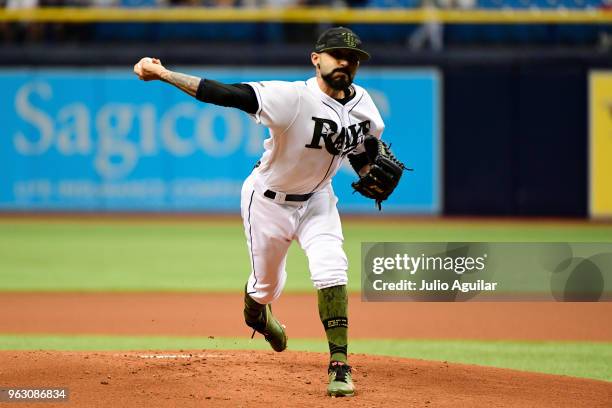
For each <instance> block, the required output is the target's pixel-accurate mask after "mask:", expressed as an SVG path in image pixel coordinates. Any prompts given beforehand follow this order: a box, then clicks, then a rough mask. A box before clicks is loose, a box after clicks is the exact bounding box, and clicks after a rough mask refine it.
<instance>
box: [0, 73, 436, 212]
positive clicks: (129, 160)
mask: <svg viewBox="0 0 612 408" xmlns="http://www.w3.org/2000/svg"><path fill="white" fill-rule="evenodd" d="M177 70H181V71H184V72H189V73H192V74H194V75H199V76H205V77H209V78H213V79H217V80H219V81H222V82H228V83H233V82H243V81H251V80H271V79H280V80H303V79H306V78H308V77H310V76H312V70H294V69H273V70H270V69H266V70H262V69H254V68H224V69H205V68H200V69H193V68H185V69H181V68H177ZM357 82H358V83H359V84H360V85H362V86H364V87H365V88H366V89H368V91H369V92H370V93H371V95H372V97H373V99H374V100H375V102H376V103H377V105H378V107H379V110H380V111H381V114H382V116H383V119H384V120H385V123H386V131H385V134H384V135H383V138H384V139H385V140H386V141H388V142H390V143H392V145H393V150H394V151H395V152H396V153H397V156H398V157H400V158H401V159H402V160H403V161H405V162H406V163H407V164H408V165H409V166H410V167H413V168H414V169H415V171H414V172H408V173H405V176H404V178H403V179H402V181H401V183H400V186H399V187H398V189H397V190H396V192H395V193H394V195H393V196H392V197H391V198H390V200H389V201H388V202H387V203H386V204H385V205H384V210H385V211H386V212H394V213H411V214H437V213H439V212H440V210H441V196H440V195H441V180H440V177H441V169H440V160H441V158H440V152H441V137H440V132H441V129H440V127H441V125H440V120H441V112H440V106H441V99H440V98H441V80H440V77H439V74H438V72H437V71H436V70H435V69H419V70H411V69H363V70H362V71H361V72H360V73H359V75H358V81H357ZM0 112H1V113H0V115H1V125H0V163H1V166H2V171H1V172H0V209H3V210H9V211H15V210H17V211H37V210H63V211H66V210H68V211H156V212H157V211H161V212H164V211H213V212H234V211H238V209H239V206H240V200H239V195H240V188H241V185H242V181H243V179H244V178H245V177H246V176H247V175H248V174H249V173H250V171H251V169H252V167H253V165H254V163H255V162H256V161H257V160H258V158H259V156H260V155H261V153H262V149H263V147H262V144H263V140H264V139H265V138H266V137H267V129H265V128H264V127H262V126H259V125H257V124H255V122H254V121H253V120H252V119H251V118H250V117H249V115H247V114H245V113H243V112H241V111H239V110H236V109H228V108H220V107H217V106H214V105H208V104H203V103H200V102H198V101H196V100H195V99H193V98H190V97H189V96H187V95H185V94H183V93H182V92H180V91H178V90H176V89H173V88H172V87H171V86H169V85H167V84H163V83H160V82H154V83H144V82H141V81H138V80H137V79H136V78H135V77H134V75H133V74H132V73H131V72H128V71H125V70H121V71H120V70H114V69H113V70H110V69H109V70H103V69H97V70H82V69H78V70H77V69H74V70H68V69H62V70H54V69H38V70H34V69H23V70H2V71H0ZM355 179H356V175H355V173H354V172H353V170H352V169H351V168H350V166H349V165H348V163H346V165H345V167H344V168H343V169H342V170H341V172H340V173H339V174H338V175H337V176H336V178H335V179H334V188H335V190H336V193H337V195H338V196H339V197H340V202H339V207H340V209H341V211H345V212H375V211H376V210H375V208H374V205H373V203H372V202H371V201H370V200H367V199H365V198H363V197H361V196H359V195H358V194H352V188H351V187H350V183H351V182H352V181H354V180H355Z"/></svg>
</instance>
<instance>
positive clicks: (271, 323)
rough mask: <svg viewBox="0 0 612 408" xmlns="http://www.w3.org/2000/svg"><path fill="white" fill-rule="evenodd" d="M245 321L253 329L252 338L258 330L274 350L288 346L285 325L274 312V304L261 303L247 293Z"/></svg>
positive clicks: (279, 350)
mask: <svg viewBox="0 0 612 408" xmlns="http://www.w3.org/2000/svg"><path fill="white" fill-rule="evenodd" d="M244 321H245V322H246V324H247V326H249V327H250V328H252V329H253V334H252V335H251V338H253V336H255V332H258V333H261V334H263V336H264V338H265V339H266V341H267V342H268V343H270V346H272V349H273V350H274V351H278V352H281V351H283V350H285V349H286V348H287V335H286V334H285V326H284V325H282V324H281V323H280V322H279V321H278V320H276V318H275V317H274V315H273V314H272V306H270V305H265V306H264V305H260V304H258V303H257V302H255V301H254V300H253V299H251V297H250V296H249V295H247V294H245V302H244Z"/></svg>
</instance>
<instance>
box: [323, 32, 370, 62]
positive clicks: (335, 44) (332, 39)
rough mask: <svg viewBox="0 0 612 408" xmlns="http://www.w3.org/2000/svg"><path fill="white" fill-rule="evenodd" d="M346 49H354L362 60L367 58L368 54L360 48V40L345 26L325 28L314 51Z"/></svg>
mask: <svg viewBox="0 0 612 408" xmlns="http://www.w3.org/2000/svg"><path fill="white" fill-rule="evenodd" d="M337 49H346V50H351V51H355V52H356V53H357V54H358V55H359V59H360V60H362V61H365V60H369V59H370V54H368V53H367V51H365V50H364V49H363V48H361V40H360V39H359V37H358V36H357V34H355V33H354V32H353V31H352V30H350V29H348V28H346V27H333V28H330V29H327V30H325V32H324V33H323V34H321V36H320V37H319V39H318V40H317V43H316V44H315V48H314V51H315V52H323V51H329V50H337Z"/></svg>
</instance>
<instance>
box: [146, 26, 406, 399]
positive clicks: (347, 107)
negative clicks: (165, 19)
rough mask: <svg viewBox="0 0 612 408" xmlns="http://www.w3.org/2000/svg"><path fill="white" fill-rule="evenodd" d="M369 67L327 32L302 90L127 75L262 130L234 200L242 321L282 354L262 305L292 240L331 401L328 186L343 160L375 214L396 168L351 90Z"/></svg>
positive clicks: (373, 116)
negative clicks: (302, 256)
mask: <svg viewBox="0 0 612 408" xmlns="http://www.w3.org/2000/svg"><path fill="white" fill-rule="evenodd" d="M369 58H370V55H369V54H368V53H367V52H366V51H365V50H364V49H363V48H362V43H361V40H360V39H359V37H358V36H357V35H356V34H355V33H354V32H353V31H351V30H350V29H348V28H344V27H335V28H331V29H329V30H327V31H325V32H324V33H323V34H322V35H321V36H320V37H319V39H318V40H317V42H316V45H315V47H314V50H313V52H312V53H311V55H310V60H311V62H312V65H313V67H314V69H315V73H316V75H315V76H314V77H312V78H310V79H308V80H306V81H297V82H283V81H265V82H249V83H239V84H223V83H219V82H216V81H213V80H211V79H201V78H198V77H194V76H190V75H185V74H182V73H178V72H172V71H170V70H168V69H166V68H165V67H164V66H163V65H162V64H161V61H159V60H158V59H151V58H143V59H141V60H140V61H139V62H138V63H137V64H136V65H135V66H134V72H135V73H136V75H138V77H139V78H140V79H142V80H145V81H150V80H161V81H163V82H167V83H169V84H172V85H174V86H175V87H177V88H179V89H180V90H182V91H184V92H186V93H188V94H189V95H191V96H193V97H195V98H197V99H198V100H200V101H202V102H206V103H213V104H215V105H220V106H227V107H233V108H238V109H240V110H242V111H244V112H246V113H248V114H250V115H251V116H252V118H253V119H254V120H255V121H256V122H257V123H260V124H262V125H264V126H266V127H267V128H268V129H269V137H268V138H267V139H266V140H265V142H264V149H265V150H264V153H263V155H262V156H261V159H260V160H259V162H258V163H257V164H256V166H255V168H254V169H253V171H252V173H251V174H250V175H249V176H248V177H247V179H246V180H245V182H244V185H243V187H242V194H241V214H242V219H243V223H244V232H245V236H246V242H247V247H248V250H249V256H250V261H251V273H250V275H249V278H248V280H247V283H246V286H245V293H244V318H245V321H246V324H247V325H248V326H250V327H251V328H252V329H253V330H254V331H253V334H254V333H255V332H259V333H261V334H262V335H263V336H264V337H265V339H266V340H267V341H268V342H269V343H270V345H271V347H272V348H273V349H274V350H275V351H278V352H280V351H283V350H284V349H285V348H286V347H287V336H286V333H285V327H284V326H283V325H282V324H281V323H280V322H279V321H278V320H277V319H276V318H275V317H274V315H273V314H272V307H271V304H272V303H273V302H274V300H275V299H277V298H278V297H279V296H280V294H281V292H282V290H283V287H284V285H285V280H286V277H287V273H286V271H285V260H286V257H287V251H288V249H289V245H290V244H291V242H292V241H293V240H296V241H297V242H298V243H299V245H300V246H301V248H302V249H303V250H304V251H305V253H306V256H307V258H308V265H309V270H310V277H311V279H312V282H313V284H314V286H315V288H316V289H317V294H318V305H319V316H320V318H321V322H322V323H323V327H324V329H325V333H326V336H327V340H328V343H329V351H330V364H329V366H328V375H329V385H328V388H327V392H328V394H329V395H331V396H352V395H354V393H355V387H354V385H353V381H352V378H351V367H350V366H349V364H348V360H347V345H348V341H347V329H348V317H347V316H348V314H347V304H348V297H347V291H346V284H347V268H348V262H347V258H346V255H345V253H344V250H343V248H342V243H343V239H344V238H343V235H342V228H341V224H340V217H339V215H338V210H337V208H336V203H337V201H338V198H337V197H336V195H335V194H334V191H333V189H332V185H331V179H332V177H333V176H334V175H335V174H336V173H337V171H338V169H339V168H340V166H341V164H342V161H343V160H344V159H345V158H348V160H349V162H350V164H351V165H352V167H353V168H354V169H355V171H356V172H357V173H358V175H359V179H358V181H356V182H355V183H353V187H354V188H355V190H356V191H359V192H360V193H361V194H363V195H364V196H366V197H369V198H372V199H374V200H375V202H376V204H377V205H378V206H379V208H380V204H381V202H382V201H384V200H385V199H386V198H387V197H388V196H389V195H390V194H391V192H392V191H393V190H394V189H395V187H396V186H397V183H398V181H399V179H400V177H401V175H402V171H403V169H404V166H403V164H402V163H401V162H399V161H398V160H397V159H395V157H393V154H392V153H391V151H390V150H389V148H388V146H387V145H385V144H384V143H383V142H382V141H380V137H381V134H382V132H383V129H384V123H383V120H382V118H381V116H380V114H379V112H378V109H377V108H376V106H375V105H374V102H373V101H372V98H371V97H370V95H369V94H368V93H367V92H366V90H365V89H363V88H362V87H360V86H358V85H355V84H353V79H354V78H355V74H356V72H357V69H358V68H359V65H360V63H361V61H365V60H368V59H369Z"/></svg>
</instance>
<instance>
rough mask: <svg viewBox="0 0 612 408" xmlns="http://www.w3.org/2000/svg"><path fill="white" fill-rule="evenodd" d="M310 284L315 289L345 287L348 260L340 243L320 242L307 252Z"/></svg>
mask: <svg viewBox="0 0 612 408" xmlns="http://www.w3.org/2000/svg"><path fill="white" fill-rule="evenodd" d="M308 265H309V267H310V276H311V279H312V283H313V284H314V286H315V287H316V288H317V289H324V288H328V287H330V286H337V285H346V283H347V281H348V278H347V274H346V271H347V269H348V260H347V258H346V254H345V253H344V250H343V249H342V245H341V242H322V243H320V244H316V245H315V246H314V247H313V248H309V251H308Z"/></svg>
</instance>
